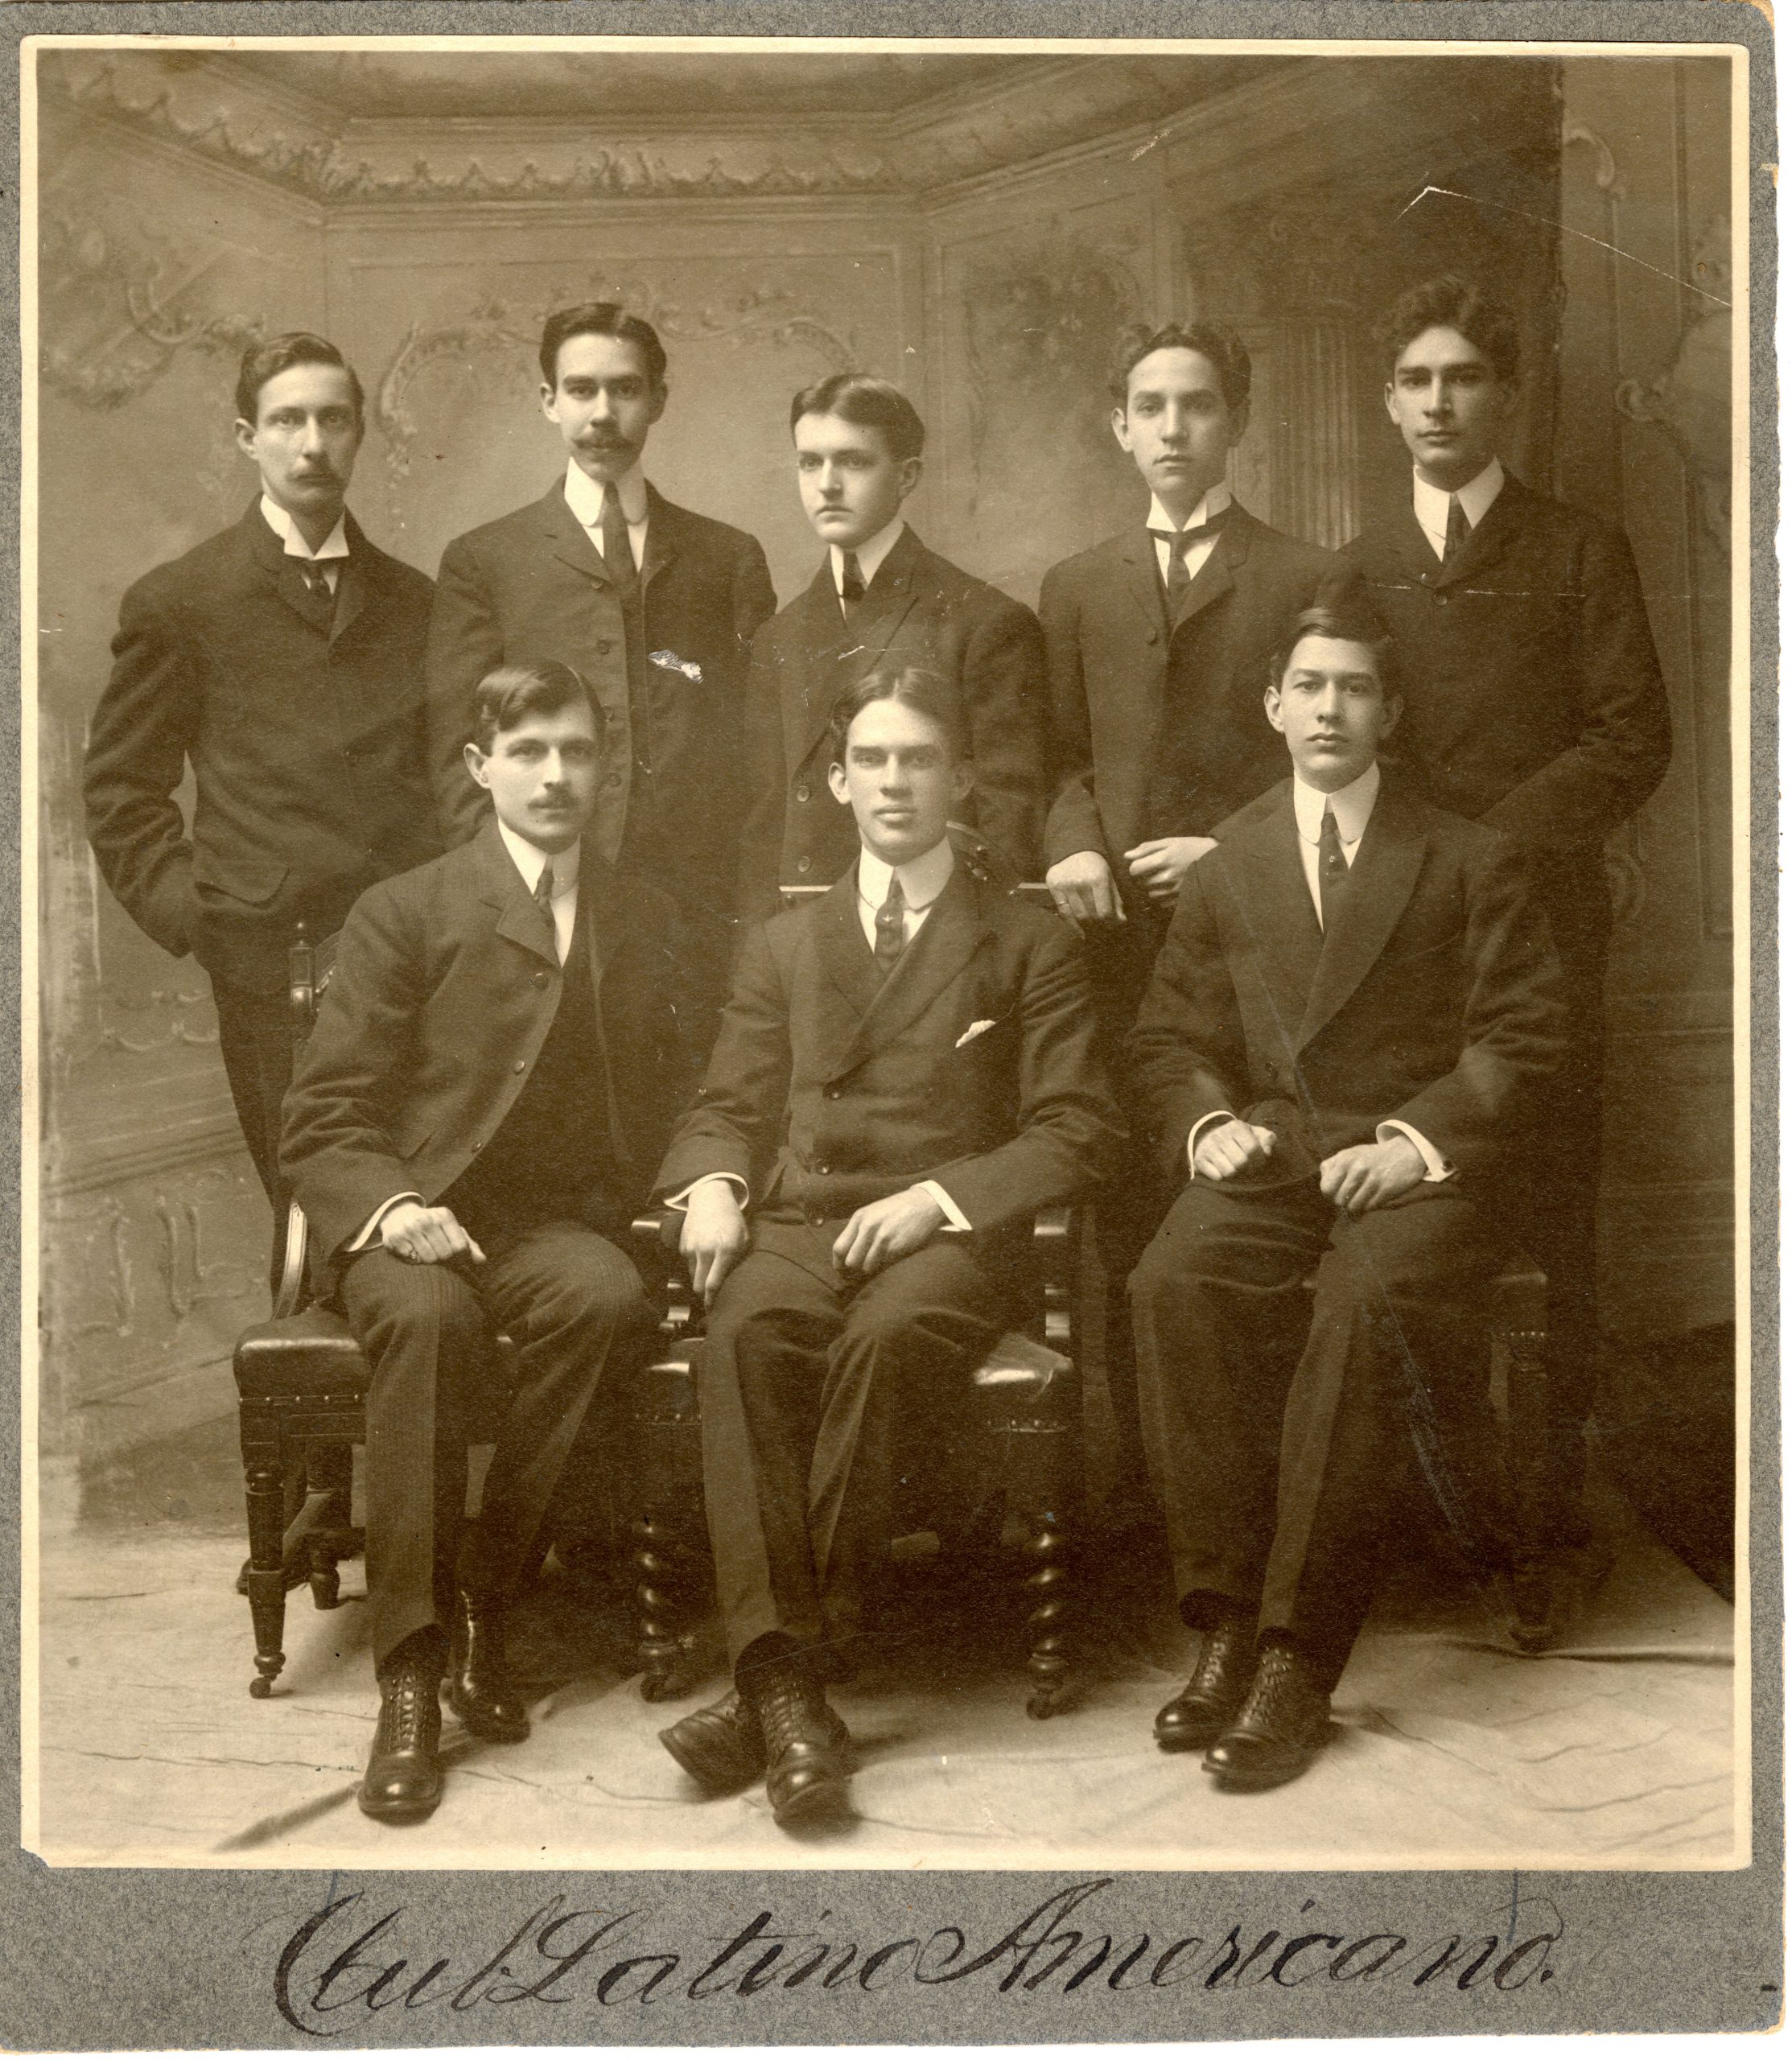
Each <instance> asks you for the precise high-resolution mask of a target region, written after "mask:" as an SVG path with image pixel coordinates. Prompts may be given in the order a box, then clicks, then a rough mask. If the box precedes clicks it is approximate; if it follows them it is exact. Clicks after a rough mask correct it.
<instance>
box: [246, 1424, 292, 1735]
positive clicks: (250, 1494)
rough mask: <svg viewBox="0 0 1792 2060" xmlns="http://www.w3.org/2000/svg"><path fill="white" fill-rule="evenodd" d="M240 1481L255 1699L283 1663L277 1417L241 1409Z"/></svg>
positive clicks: (282, 1497) (281, 1472) (282, 1492)
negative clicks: (245, 1515)
mask: <svg viewBox="0 0 1792 2060" xmlns="http://www.w3.org/2000/svg"><path fill="white" fill-rule="evenodd" d="M242 1446H243V1483H244V1489H245V1498H246V1500H247V1502H248V1506H249V1568H248V1572H247V1576H246V1579H247V1584H248V1588H249V1617H250V1620H251V1621H252V1622H253V1625H254V1627H255V1666H256V1675H255V1679H253V1681H251V1682H250V1683H249V1693H250V1694H251V1695H253V1696H256V1697H257V1698H258V1699H259V1698H262V1697H265V1696H267V1695H271V1694H272V1693H273V1691H274V1677H275V1675H278V1673H279V1671H280V1670H281V1668H282V1667H283V1666H285V1664H286V1654H285V1652H284V1651H283V1650H282V1638H283V1635H284V1632H285V1626H286V1567H285V1557H286V1555H285V1551H284V1534H285V1529H286V1526H285V1523H284V1521H283V1519H284V1517H285V1514H286V1469H285V1467H284V1465H283V1464H282V1459H283V1455H282V1451H281V1440H280V1430H279V1425H278V1422H265V1421H262V1420H261V1419H259V1418H258V1417H257V1416H254V1415H251V1414H250V1413H249V1411H245V1412H244V1415H243V1423H242Z"/></svg>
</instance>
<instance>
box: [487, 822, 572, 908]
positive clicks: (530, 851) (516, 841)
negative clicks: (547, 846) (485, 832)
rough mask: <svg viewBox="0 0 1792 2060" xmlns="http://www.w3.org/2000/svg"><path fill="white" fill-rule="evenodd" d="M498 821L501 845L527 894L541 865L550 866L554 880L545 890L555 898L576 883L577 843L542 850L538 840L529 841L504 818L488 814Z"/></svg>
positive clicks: (537, 878) (536, 879) (537, 876)
mask: <svg viewBox="0 0 1792 2060" xmlns="http://www.w3.org/2000/svg"><path fill="white" fill-rule="evenodd" d="M492 821H493V822H496V823H497V825H498V834H499V835H500V836H501V838H503V839H504V848H505V851H508V852H509V854H510V862H511V863H512V864H513V865H514V866H515V867H516V868H517V871H518V872H520V873H521V875H522V876H523V885H524V886H525V887H526V888H528V889H529V893H530V894H531V896H533V893H534V892H535V888H536V883H537V882H538V880H540V879H541V877H542V867H543V866H544V865H550V866H552V867H553V868H554V884H553V886H552V887H551V888H549V890H548V892H549V893H550V895H551V896H553V897H554V900H556V901H558V900H559V898H560V896H562V894H566V893H569V892H571V890H572V889H573V888H575V887H576V886H577V885H578V884H579V846H578V844H577V843H574V844H571V845H569V846H568V847H567V848H566V850H565V851H543V850H542V847H541V846H540V845H539V844H532V843H529V839H528V838H526V837H519V836H518V835H517V833H516V831H515V830H513V829H512V828H511V827H510V826H509V823H508V822H500V821H499V819H498V818H497V817H496V816H494V817H493V818H492Z"/></svg>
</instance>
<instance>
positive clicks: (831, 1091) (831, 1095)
mask: <svg viewBox="0 0 1792 2060" xmlns="http://www.w3.org/2000/svg"><path fill="white" fill-rule="evenodd" d="M822 1093H823V1094H825V1095H826V1097H827V1098H828V1099H829V1101H830V1102H838V1100H839V1098H840V1090H839V1089H838V1087H824V1088H823V1089H822Z"/></svg>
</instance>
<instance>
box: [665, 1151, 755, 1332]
mask: <svg viewBox="0 0 1792 2060" xmlns="http://www.w3.org/2000/svg"><path fill="white" fill-rule="evenodd" d="M751 1242H752V1235H751V1233H750V1232H749V1231H748V1228H747V1218H746V1217H745V1215H744V1213H743V1212H742V1209H741V1206H740V1197H739V1194H738V1193H736V1192H735V1185H734V1183H733V1181H732V1180H699V1181H698V1184H697V1185H696V1186H695V1187H694V1188H693V1189H691V1192H690V1201H688V1202H687V1203H686V1207H685V1224H684V1228H683V1230H681V1231H680V1232H679V1233H678V1250H679V1251H680V1252H681V1253H682V1255H684V1261H685V1264H686V1267H687V1269H688V1270H689V1271H690V1292H692V1294H694V1295H699V1296H702V1302H703V1307H704V1308H706V1309H707V1308H708V1307H709V1305H710V1304H711V1302H713V1301H714V1300H715V1291H716V1289H717V1288H719V1287H720V1286H721V1285H722V1283H723V1281H724V1280H726V1279H727V1277H728V1275H730V1274H731V1272H732V1271H734V1267H735V1262H736V1260H738V1259H739V1258H740V1257H741V1256H742V1255H743V1254H744V1252H745V1251H746V1250H747V1247H748V1245H749V1244H750V1243H751Z"/></svg>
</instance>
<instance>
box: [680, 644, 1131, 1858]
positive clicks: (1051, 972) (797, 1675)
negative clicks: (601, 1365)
mask: <svg viewBox="0 0 1792 2060" xmlns="http://www.w3.org/2000/svg"><path fill="white" fill-rule="evenodd" d="M961 725H962V717H961V715H960V713H959V711H958V703H957V701H956V699H955V698H954V696H953V695H952V694H951V691H950V687H949V686H948V685H947V683H946V682H944V681H942V680H941V679H940V678H938V677H937V675H934V674H929V673H926V672H924V671H921V670H919V669H914V668H909V667H900V666H899V667H892V668H888V669H880V670H876V671H874V672H872V673H870V674H867V675H866V676H865V677H864V678H863V679H861V680H860V681H859V682H858V683H857V684H856V685H855V686H851V687H849V688H848V689H847V690H846V691H845V692H844V693H843V694H842V695H841V696H840V698H839V700H838V702H837V703H836V705H835V707H834V717H833V751H832V763H831V764H830V768H829V772H828V781H829V785H830V787H831V789H832V790H833V793H834V798H835V800H836V801H840V802H844V803H847V804H848V805H850V806H851V810H852V814H853V818H854V820H855V823H856V825H857V829H858V836H859V846H860V849H859V855H858V857H857V859H856V860H855V863H853V865H852V867H851V869H850V870H849V871H847V873H846V874H845V875H844V876H843V877H842V878H841V879H840V880H837V881H836V882H835V883H834V885H833V886H832V887H831V888H830V889H829V890H828V892H826V895H825V896H822V897H820V898H819V899H818V900H816V901H814V903H812V904H809V905H808V906H806V907H802V908H796V909H793V910H791V911H789V913H785V914H782V915H779V916H776V917H772V920H771V921H769V922H767V923H764V924H763V925H759V926H758V927H756V929H753V930H752V931H751V932H750V933H749V934H748V937H747V940H746V942H745V945H744V949H743V952H742V956H741V961H740V964H739V967H738V969H737V970H736V973H735V987H734V993H733V996H732V998H731V1000H730V1002H729V1004H728V1007H727V1011H726V1012H725V1014H724V1016H723V1027H722V1032H721V1036H720V1037H719V1039H718V1040H717V1043H716V1046H715V1052H714V1053H713V1055H712V1056H711V1061H710V1067H709V1072H708V1075H707V1078H706V1080H705V1082H704V1086H703V1089H702V1094H701V1097H700V1098H699V1099H698V1104H697V1106H696V1107H695V1108H694V1110H692V1111H691V1113H690V1114H689V1115H688V1116H686V1119H685V1120H684V1123H683V1124H682V1126H681V1127H680V1129H679V1131H678V1135H677V1137H676V1138H675V1139H674V1142H673V1145H672V1149H671V1151H670V1152H669V1154H668V1156H667V1157H666V1160H665V1164H664V1165H663V1166H662V1167H661V1169H660V1176H659V1180H658V1182H657V1189H658V1191H659V1192H660V1193H661V1194H663V1195H665V1196H667V1197H669V1198H670V1199H671V1201H673V1203H674V1205H680V1204H682V1205H683V1206H684V1208H685V1210H686V1214H685V1222H684V1228H683V1234H682V1239H681V1250H682V1251H683V1252H684V1254H685V1255H686V1259H687V1261H688V1263H689V1264H690V1274H691V1284H692V1287H693V1288H694V1291H695V1292H697V1293H698V1294H700V1295H701V1296H702V1298H703V1300H704V1301H705V1303H706V1304H708V1305H709V1307H710V1312H711V1313H710V1320H709V1329H708V1335H707V1338H706V1340H705V1341H704V1344H703V1346H702V1356H701V1367H700V1374H699V1378H700V1380H701V1383H702V1422H703V1489H704V1495H705V1499H706V1501H707V1505H708V1512H709V1526H710V1537H711V1541H712V1543H713V1544H714V1547H715V1564H716V1580H717V1586H718V1590H719V1595H720V1597H721V1601H722V1607H723V1613H724V1615H725V1617H726V1619H727V1638H728V1654H729V1658H730V1660H731V1663H732V1666H733V1669H734V1679H735V1693H734V1694H732V1695H729V1696H727V1697H726V1698H725V1699H724V1700H723V1701H722V1702H721V1703H719V1704H717V1705H715V1708H711V1709H709V1710H706V1711H700V1712H697V1713H696V1714H695V1715H694V1716H689V1717H686V1718H685V1719H684V1720H682V1722H681V1723H678V1724H674V1726H673V1727H672V1728H671V1729H670V1730H669V1731H667V1732H664V1733H662V1734H661V1735H662V1737H663V1738H664V1740H665V1745H666V1747H667V1749H668V1750H669V1752H670V1753H672V1755H673V1757H674V1758H675V1759H676V1760H677V1761H678V1763H679V1765H681V1766H682V1767H684V1768H685V1769H686V1771H687V1772H689V1773H690V1774H693V1775H694V1777H695V1778H697V1779H698V1781H700V1782H702V1783H704V1785H705V1786H708V1787H711V1788H712V1789H715V1790H725V1789H727V1788H731V1787H737V1786H744V1784H745V1783H746V1782H748V1781H750V1780H752V1778H754V1777H755V1775H756V1774H758V1773H760V1772H761V1771H763V1772H764V1773H765V1774H766V1790H767V1794H768V1797H769V1798H770V1801H771V1803H772V1810H773V1812H774V1814H775V1815H776V1816H777V1819H778V1821H779V1822H780V1823H789V1822H790V1821H791V1820H792V1819H794V1818H797V1817H798V1816H807V1815H813V1814H817V1813H819V1812H822V1811H825V1810H826V1809H828V1808H830V1807H835V1806H838V1804H839V1803H842V1802H843V1800H844V1798H845V1794H846V1782H847V1761H846V1752H847V1738H846V1734H845V1732H844V1729H843V1728H842V1727H841V1726H840V1724H838V1720H837V1719H836V1718H835V1717H834V1714H833V1712H831V1711H830V1708H828V1705H827V1703H826V1699H825V1697H824V1695H823V1694H822V1685H821V1684H822V1679H823V1678H824V1676H825V1675H826V1672H827V1671H828V1669H829V1666H830V1647H832V1646H834V1645H837V1644H838V1643H840V1642H843V1641H845V1640H846V1639H847V1638H850V1637H851V1634H852V1633H853V1631H854V1629H855V1618H856V1615H857V1607H858V1601H859V1595H860V1593H861V1592H862V1591H863V1588H864V1587H865V1585H866V1584H867V1576H869V1575H870V1574H871V1572H872V1571H873V1570H874V1569H875V1567H876V1566H877V1565H878V1564H879V1563H880V1562H881V1560H882V1559H883V1557H884V1555H885V1553H886V1552H887V1551H888V1544H889V1540H890V1537H891V1505H892V1493H893V1489H894V1480H893V1475H894V1473H895V1468H894V1466H893V1465H892V1454H893V1450H894V1448H895V1447H896V1444H897V1441H898V1440H899V1438H900V1436H901V1434H902V1432H903V1431H904V1428H905V1427H908V1426H912V1424H913V1423H914V1422H916V1421H917V1419H923V1418H925V1417H927V1416H928V1415H929V1414H930V1413H931V1412H933V1411H937V1408H938V1407H939V1406H940V1403H941V1400H942V1399H945V1398H948V1397H950V1395H952V1394H953V1393H954V1391H956V1390H958V1389H962V1386H963V1383H964V1380H965V1376H966V1374H967V1372H968V1371H969V1370H970V1369H971V1368H972V1367H974V1366H975V1365H976V1364H977V1362H978V1360H979V1359H980V1358H982V1357H983V1354H984V1353H986V1352H987V1350H988V1349H989V1347H990V1345H991V1344H992V1343H993V1342H994V1341H995V1339H996V1338H997V1337H999V1336H1000V1335H1001V1333H1002V1332H1003V1330H1005V1329H1008V1328H1010V1327H1011V1325H1012V1324H1013V1322H1014V1320H1015V1310H1014V1308H1013V1307H1012V1296H1011V1280H1012V1278H1013V1274H1014V1270H1015V1259H1017V1258H1018V1257H1020V1256H1022V1255H1024V1240H1025V1239H1026V1238H1027V1237H1028V1234H1029V1231H1028V1223H1029V1220H1030V1218H1031V1217H1032V1215H1033V1213H1034V1212H1035V1211H1036V1210H1038V1209H1043V1208H1046V1207H1048V1206H1050V1205H1052V1204H1053V1203H1057V1202H1063V1201H1068V1200H1069V1199H1070V1198H1071V1197H1073V1196H1075V1195H1077V1194H1081V1193H1083V1192H1085V1190H1086V1189H1088V1188H1089V1187H1090V1185H1091V1184H1094V1182H1095V1181H1097V1180H1100V1179H1101V1178H1102V1176H1103V1175H1104V1173H1106V1171H1107V1170H1108V1168H1109V1167H1110V1165H1111V1164H1112V1162H1113V1159H1114V1153H1115V1151H1116V1149H1117V1147H1118V1144H1119V1142H1120V1136H1119V1130H1118V1118H1117V1115H1116V1113H1115V1110H1114V1104H1113V1102H1112V1100H1111V1098H1110V1094H1109V1092H1108V1089H1107V1086H1106V1081H1105V1080H1104V1079H1103V1077H1102V1072H1101V1069H1100V1067H1099V1065H1098V1061H1097V1058H1096V1056H1095V1026H1094V1015H1093V1011H1092V1008H1091V1004H1090V994H1089V987H1088V983H1087V978H1086V975H1085V970H1084V966H1083V956H1082V947H1081V944H1080V942H1079V941H1078V939H1077V933H1076V931H1075V930H1074V929H1073V928H1072V927H1071V926H1070V925H1069V924H1068V923H1066V922H1065V921H1062V920H1061V918H1059V917H1057V916H1055V915H1053V914H1051V913H1048V912H1046V911H1044V910H1042V909H1038V908H1031V907H1029V906H1028V905H1027V904H1025V903H1024V902H1021V901H1018V900H1014V899H1012V898H1011V897H1010V896H1008V895H1007V893H1005V892H1003V891H1002V890H1001V889H999V888H997V887H995V886H994V885H992V884H990V883H988V882H987V881H981V880H978V879H976V878H975V877H974V876H973V875H972V874H971V872H970V871H969V870H968V868H967V867H965V866H963V865H962V864H960V863H958V862H957V861H956V860H955V859H954V850H953V846H952V843H951V842H950V839H949V838H948V836H947V834H946V826H947V822H948V819H949V818H950V816H951V814H952V813H953V810H954V805H955V804H956V803H958V802H959V801H962V799H963V797H964V795H965V793H966V790H967V789H968V788H969V787H970V781H971V770H970V765H969V764H968V763H967V762H966V759H965V756H964V752H963V737H962V727H961ZM749 1211H750V1217H751V1220H750V1223H749ZM948 1224H951V1225H953V1226H956V1227H957V1228H958V1230H966V1231H969V1232H970V1233H972V1234H971V1235H970V1236H968V1237H964V1238H940V1237H939V1236H937V1233H938V1232H940V1231H941V1230H943V1229H944V1228H945V1226H947V1225H948ZM1017 1241H1018V1242H1020V1246H1021V1250H1020V1252H1017V1250H1016V1244H1017Z"/></svg>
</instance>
